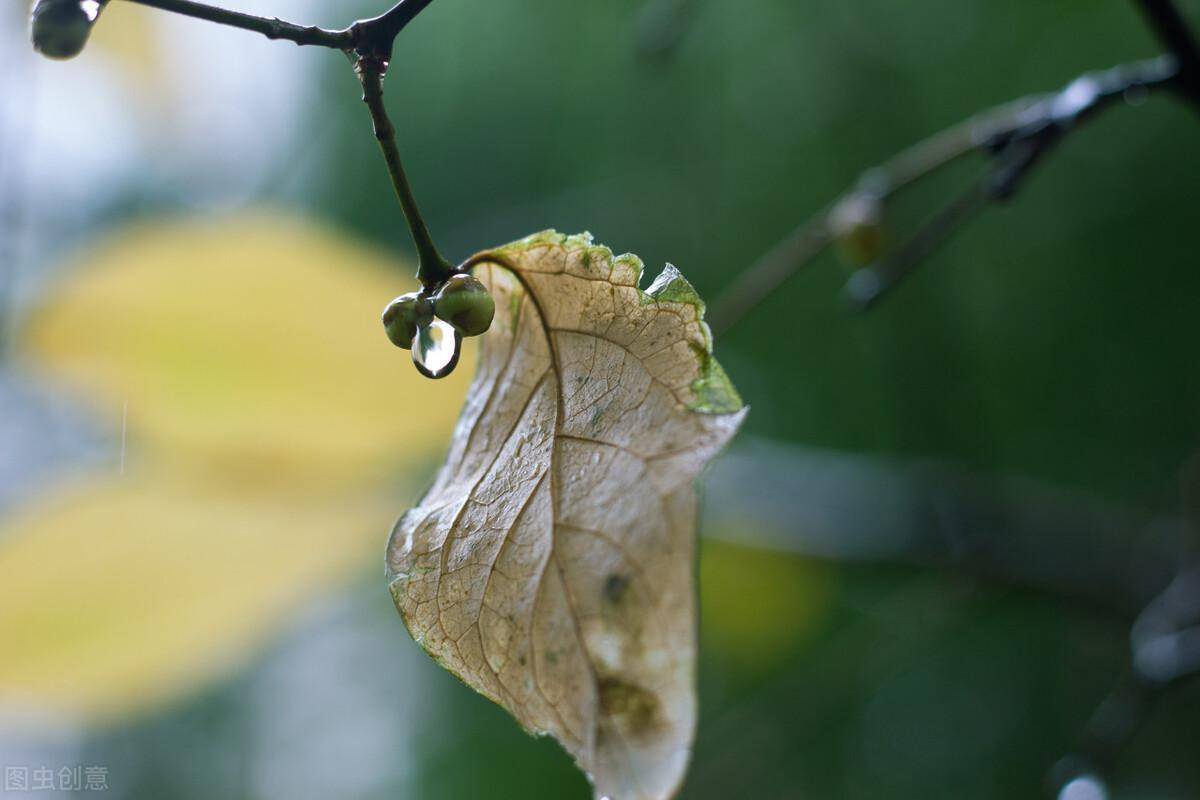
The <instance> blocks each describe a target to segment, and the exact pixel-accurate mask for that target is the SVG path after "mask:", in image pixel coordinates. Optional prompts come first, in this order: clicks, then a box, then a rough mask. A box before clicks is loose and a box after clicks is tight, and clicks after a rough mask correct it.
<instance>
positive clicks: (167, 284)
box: [24, 214, 473, 490]
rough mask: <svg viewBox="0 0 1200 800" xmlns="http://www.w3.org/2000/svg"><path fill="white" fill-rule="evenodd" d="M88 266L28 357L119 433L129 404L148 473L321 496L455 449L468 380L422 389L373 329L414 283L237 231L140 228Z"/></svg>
mask: <svg viewBox="0 0 1200 800" xmlns="http://www.w3.org/2000/svg"><path fill="white" fill-rule="evenodd" d="M80 262H81V263H80V264H79V266H78V268H77V269H75V270H74V271H72V272H71V273H70V278H69V279H68V280H67V281H66V282H65V283H64V285H63V286H62V288H61V290H60V291H59V292H57V293H55V294H54V295H53V296H52V297H51V299H50V302H49V304H48V305H47V306H46V307H44V308H43V309H42V310H41V311H40V312H38V313H36V314H35V315H34V316H33V318H32V320H31V322H30V325H29V328H28V332H27V336H26V337H25V343H24V349H25V352H26V354H27V355H28V356H29V357H30V358H31V359H33V360H34V362H35V363H36V364H37V365H38V366H39V367H40V368H42V369H45V370H49V371H51V372H52V373H55V374H58V375H61V376H63V377H65V378H67V379H69V380H70V381H71V382H72V383H73V384H74V385H75V386H76V387H78V389H79V390H81V392H82V393H83V394H84V395H85V396H86V397H88V398H89V399H90V400H91V401H92V402H93V403H95V404H96V405H97V406H98V408H99V409H100V410H102V412H103V413H105V414H106V415H107V417H108V419H109V420H110V423H111V424H113V425H114V426H119V425H120V419H121V414H122V408H123V405H124V404H125V403H128V409H129V411H128V430H129V439H130V442H131V444H132V445H133V446H134V447H140V448H142V449H144V450H145V451H146V455H147V457H149V458H157V457H160V456H167V457H170V458H172V459H186V460H187V461H189V462H192V463H193V465H200V466H206V468H208V469H209V470H211V472H212V473H213V475H214V476H215V477H217V478H218V479H230V480H231V481H235V482H237V483H239V484H242V485H244V484H245V483H246V482H247V481H255V482H266V483H270V484H277V485H280V484H281V485H283V488H284V489H286V488H287V484H289V483H294V482H306V483H308V484H310V485H311V484H316V485H318V486H319V487H320V488H321V490H328V489H329V488H330V486H331V485H333V484H336V485H345V486H360V485H362V482H363V481H364V480H366V479H367V478H370V477H374V476H378V475H379V474H380V472H381V470H383V469H385V468H387V467H389V466H390V465H393V464H394V463H395V462H397V461H403V460H407V459H409V458H410V457H411V456H412V455H413V454H419V455H427V454H432V453H434V452H437V451H440V450H441V449H442V448H443V447H444V446H445V442H446V441H447V439H448V437H449V432H450V430H451V426H452V424H453V421H454V417H455V415H456V413H457V409H458V408H459V406H460V405H461V398H462V395H463V392H464V389H465V385H466V381H467V379H468V375H469V372H470V370H469V369H463V370H460V371H459V374H457V375H455V376H452V377H451V378H449V379H447V380H445V381H440V382H436V383H434V382H430V381H427V380H425V379H424V378H422V377H420V376H419V375H418V374H417V372H416V371H415V370H414V369H413V367H412V365H411V364H410V363H409V355H408V354H407V353H405V352H403V351H400V350H397V349H396V348H395V347H393V346H392V345H391V344H390V343H389V342H388V340H387V337H386V336H385V335H384V332H383V327H382V325H381V324H380V322H379V315H380V312H381V311H382V310H383V307H384V305H385V304H386V303H387V301H388V300H390V299H391V298H392V297H393V296H395V295H397V294H400V293H401V292H402V291H404V290H405V289H406V288H407V287H408V282H409V281H410V280H411V279H407V278H405V279H404V280H401V279H400V277H399V276H406V275H407V274H408V273H409V270H408V269H407V267H406V268H405V269H403V270H398V269H396V268H395V265H394V263H390V259H389V258H388V257H386V256H385V255H383V254H381V253H380V252H378V251H376V250H373V249H369V248H367V247H364V246H362V245H361V244H357V243H355V242H353V241H352V240H349V239H347V238H346V237H343V236H340V235H338V234H335V233H331V232H328V231H324V230H321V229H319V228H317V227H315V226H313V225H311V224H309V223H307V222H303V221H300V220H293V219H285V218H282V217H274V216H269V215H263V214H258V215H255V214H250V215H245V214H243V215H239V217H238V218H236V219H230V218H223V219H217V220H214V221H211V222H184V221H167V222H156V223H152V224H145V225H141V226H138V227H135V228H133V229H131V230H128V231H126V232H124V233H122V234H118V235H117V236H115V237H113V238H112V239H111V240H110V241H108V242H104V243H99V244H95V245H92V246H90V247H89V248H88V250H87V252H86V253H85V254H83V255H82V256H81V258H80ZM466 361H467V363H469V362H470V361H473V359H472V358H471V354H469V353H468V354H467V356H466ZM197 462H198V463H197Z"/></svg>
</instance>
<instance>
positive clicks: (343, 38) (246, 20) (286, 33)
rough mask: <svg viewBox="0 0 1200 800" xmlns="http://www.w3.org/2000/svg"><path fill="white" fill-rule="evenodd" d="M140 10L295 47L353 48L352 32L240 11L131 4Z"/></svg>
mask: <svg viewBox="0 0 1200 800" xmlns="http://www.w3.org/2000/svg"><path fill="white" fill-rule="evenodd" d="M131 2H134V3H140V4H141V5H144V6H151V7H153V8H157V9H160V10H162V11H171V12H174V13H176V14H183V15H184V16H187V17H194V18H196V19H202V20H206V21H208V22H215V23H217V24H219V25H229V26H231V27H234V28H241V29H243V30H247V31H254V32H255V33H261V34H262V35H263V36H266V37H267V38H268V39H285V40H287V41H290V42H295V43H296V44H298V45H316V46H318V47H330V48H333V49H334V50H345V49H347V48H348V47H351V46H352V45H353V33H352V29H350V28H346V29H345V30H340V31H331V30H325V29H324V28H317V27H312V26H303V25H296V24H294V23H291V22H284V21H283V20H281V19H268V18H267V17H256V16H254V15H253V14H243V13H241V12H240V11H229V10H227V9H224V8H218V7H217V6H210V5H207V4H205V3H197V2H193V0H131Z"/></svg>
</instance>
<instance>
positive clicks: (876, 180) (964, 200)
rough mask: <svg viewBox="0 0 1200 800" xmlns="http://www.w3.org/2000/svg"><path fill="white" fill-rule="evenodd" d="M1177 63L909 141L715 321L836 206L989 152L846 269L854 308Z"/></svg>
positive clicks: (722, 315) (817, 235) (812, 240)
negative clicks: (956, 189)
mask: <svg viewBox="0 0 1200 800" xmlns="http://www.w3.org/2000/svg"><path fill="white" fill-rule="evenodd" d="M1179 74H1180V67H1179V61H1178V60H1177V59H1176V58H1175V57H1173V56H1163V57H1159V58H1155V59H1151V60H1149V61H1143V62H1137V63H1133V64H1125V65H1121V66H1117V67H1113V68H1112V69H1109V70H1105V71H1103V72H1096V73H1088V74H1085V75H1082V76H1080V77H1079V78H1077V79H1075V80H1074V81H1072V82H1071V83H1070V84H1068V85H1067V86H1066V87H1064V88H1063V89H1062V90H1060V91H1058V92H1052V93H1049V94H1039V95H1030V96H1028V97H1024V98H1021V99H1019V100H1016V101H1014V102H1011V103H1007V104H1005V105H1002V106H998V107H996V108H994V109H991V110H988V111H985V112H983V113H982V114H979V115H977V116H975V117H972V118H971V119H969V120H967V121H965V122H962V123H959V124H958V125H955V126H954V127H952V128H949V129H947V130H945V131H943V132H941V133H939V134H936V135H935V136H933V137H930V138H929V139H927V140H925V141H923V142H920V143H918V144H917V145H914V146H913V147H910V148H909V149H907V150H905V151H903V152H901V153H900V154H899V155H897V156H895V157H894V158H892V159H890V160H889V161H887V162H886V163H884V164H883V165H881V166H878V167H875V168H872V169H869V170H867V171H866V172H864V173H863V174H862V175H861V176H860V178H859V180H858V182H857V184H856V185H855V187H854V188H852V189H851V190H849V191H848V192H846V194H844V195H842V197H840V198H839V199H838V200H837V201H835V202H834V203H833V204H831V205H830V206H829V207H827V208H826V210H824V211H822V212H820V213H819V214H817V215H816V216H814V217H812V218H811V219H809V220H808V221H806V222H805V223H803V224H802V225H800V226H799V227H798V228H796V229H795V230H794V231H793V232H792V233H791V234H789V235H788V237H787V238H786V239H784V241H783V242H782V243H780V244H779V245H777V246H776V247H775V248H773V249H772V250H771V251H770V252H769V253H768V254H767V255H765V256H763V258H762V259H760V261H759V262H757V263H756V264H755V265H754V266H752V267H751V268H750V269H748V270H746V271H745V272H743V273H741V274H740V275H739V276H738V277H737V278H736V279H735V281H734V282H733V284H731V285H730V286H729V287H728V288H727V289H726V290H725V291H724V292H723V293H722V294H721V295H720V296H719V297H718V298H717V300H716V301H715V302H714V303H713V313H712V322H711V325H712V327H713V329H714V331H718V332H724V331H726V330H728V329H729V328H730V327H732V326H733V325H734V324H735V323H736V322H737V321H738V320H740V319H741V318H742V317H743V316H745V314H746V313H747V312H749V311H750V309H752V308H753V307H754V306H755V305H757V304H758V303H759V302H761V301H762V300H763V299H765V298H766V297H767V296H768V295H769V294H770V293H771V292H772V291H773V290H775V289H776V288H778V286H779V285H780V284H782V283H783V282H784V281H785V280H787V278H789V277H791V275H792V274H794V273H795V272H797V271H798V270H799V269H800V268H801V267H803V266H804V265H805V264H807V263H808V262H809V261H810V260H812V259H813V258H815V257H816V256H817V255H819V254H820V253H821V252H822V251H823V250H824V249H825V247H827V246H828V245H829V244H830V243H832V242H833V241H834V240H835V239H836V238H837V237H838V233H839V232H838V231H837V230H836V227H837V226H836V225H835V222H836V217H835V215H834V214H835V211H836V210H837V209H838V208H839V207H844V204H846V203H847V202H850V201H853V200H865V201H869V202H871V203H875V204H879V205H880V206H881V207H882V204H883V203H884V202H885V201H888V200H890V199H891V198H893V197H894V196H895V195H896V194H897V193H898V192H899V191H900V190H901V189H904V188H905V187H907V186H909V185H911V184H913V183H915V182H917V181H918V180H920V179H921V178H923V177H925V176H927V175H929V174H931V173H932V172H934V171H936V170H938V169H940V168H941V167H943V166H946V165H947V164H950V163H952V162H954V161H957V160H958V159H960V158H962V157H964V156H967V155H970V154H972V153H985V154H987V155H988V157H989V169H988V172H987V173H986V174H985V176H984V177H983V179H982V180H981V181H980V182H979V184H978V185H973V186H971V187H968V189H967V190H966V191H965V192H964V193H963V194H962V195H960V196H959V197H957V198H956V199H954V200H952V201H951V202H950V203H949V204H947V205H946V206H945V207H944V208H943V209H941V210H940V211H939V212H938V213H937V214H935V215H934V216H933V217H932V218H931V219H930V220H929V222H927V223H926V224H925V225H924V226H923V227H922V228H921V229H919V230H918V231H917V232H916V233H915V234H914V235H913V236H911V237H910V238H909V239H908V240H907V241H905V242H904V243H902V244H901V245H899V246H898V247H896V248H894V249H893V250H892V251H891V252H889V253H886V254H885V255H884V257H883V259H882V261H879V262H878V263H876V264H874V265H872V266H869V267H865V268H864V269H861V270H859V271H858V272H856V273H855V274H854V275H852V276H851V278H850V280H849V281H848V282H847V285H846V290H845V293H846V295H847V297H848V298H849V299H850V300H851V302H852V303H853V304H854V305H855V306H856V307H858V308H866V307H869V306H870V305H872V304H873V303H874V302H876V301H877V300H879V299H880V298H881V297H882V296H883V295H884V294H885V293H886V292H887V291H888V290H890V289H891V288H893V287H894V286H895V285H896V283H897V282H899V281H900V280H901V279H903V278H904V277H905V276H907V275H908V274H910V273H911V272H912V271H913V269H914V268H915V267H916V266H917V265H918V263H919V262H920V260H922V259H924V258H926V257H927V256H928V255H929V254H930V253H931V252H932V251H933V249H934V248H935V246H936V245H937V244H940V243H941V242H942V241H944V240H945V239H947V238H948V237H949V236H950V235H952V234H953V233H954V232H955V231H957V230H958V229H959V227H960V226H961V224H962V223H964V222H965V221H966V220H968V219H970V218H971V217H972V216H974V214H975V213H976V212H978V211H980V210H981V209H982V208H984V207H985V206H986V205H988V204H989V203H992V202H998V201H1003V200H1007V199H1009V198H1010V197H1011V196H1012V195H1013V194H1014V193H1015V192H1016V190H1017V189H1018V187H1019V185H1020V183H1021V181H1022V180H1023V179H1024V178H1025V177H1026V176H1027V175H1028V173H1029V172H1030V171H1031V170H1032V168H1033V167H1034V166H1035V165H1036V164H1037V163H1039V162H1040V160H1041V158H1042V156H1044V155H1045V154H1046V153H1048V152H1049V151H1050V150H1051V149H1052V148H1053V147H1054V146H1055V145H1057V144H1058V143H1059V142H1060V141H1061V140H1062V139H1063V137H1064V136H1065V135H1066V134H1067V133H1069V132H1071V131H1073V130H1075V129H1076V128H1077V127H1078V126H1079V125H1080V124H1081V123H1083V122H1084V121H1086V120H1088V119H1090V118H1091V117H1092V116H1094V115H1095V114H1097V113H1098V112H1100V111H1101V110H1103V109H1105V108H1107V107H1109V106H1111V105H1112V104H1113V102H1114V101H1115V100H1118V99H1121V98H1123V97H1125V96H1126V94H1127V93H1129V92H1133V91H1148V90H1153V89H1158V88H1163V87H1166V86H1169V85H1172V83H1173V82H1174V81H1176V80H1177V79H1178V76H1179Z"/></svg>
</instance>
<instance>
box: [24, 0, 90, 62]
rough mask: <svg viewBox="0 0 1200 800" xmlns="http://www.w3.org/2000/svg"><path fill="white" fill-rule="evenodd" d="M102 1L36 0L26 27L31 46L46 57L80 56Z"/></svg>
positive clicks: (64, 57)
mask: <svg viewBox="0 0 1200 800" xmlns="http://www.w3.org/2000/svg"><path fill="white" fill-rule="evenodd" d="M104 2H107V0H104ZM104 2H100V0H39V2H38V4H37V5H36V6H34V9H33V15H32V16H31V18H30V26H29V27H30V38H31V39H32V40H33V49H35V50H37V51H38V52H39V53H41V54H42V55H44V56H47V57H49V58H61V59H66V58H74V57H75V56H77V55H79V54H80V53H81V52H82V51H83V47H84V45H86V44H87V40H88V36H89V35H90V34H91V32H92V26H93V25H95V24H96V19H97V18H98V17H99V16H100V10H101V9H102V8H103V7H104Z"/></svg>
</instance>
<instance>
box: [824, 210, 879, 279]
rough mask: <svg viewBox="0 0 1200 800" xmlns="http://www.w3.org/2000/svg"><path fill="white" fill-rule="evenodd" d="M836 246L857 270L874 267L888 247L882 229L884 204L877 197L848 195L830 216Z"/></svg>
mask: <svg viewBox="0 0 1200 800" xmlns="http://www.w3.org/2000/svg"><path fill="white" fill-rule="evenodd" d="M829 227H830V230H831V232H832V233H833V239H834V244H835V245H836V246H837V251H838V255H839V256H841V257H842V260H843V261H846V262H847V263H849V264H853V265H855V266H865V265H867V264H873V263H874V262H875V261H876V260H877V259H878V258H879V257H880V256H881V255H883V251H884V247H885V245H886V244H887V241H886V236H885V235H884V227H883V201H882V200H881V199H880V198H879V196H878V195H875V194H871V193H868V192H856V193H854V194H850V195H847V196H846V197H844V198H843V199H842V200H841V202H839V203H838V204H837V205H836V206H835V207H834V208H833V211H831V212H830V214H829Z"/></svg>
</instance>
